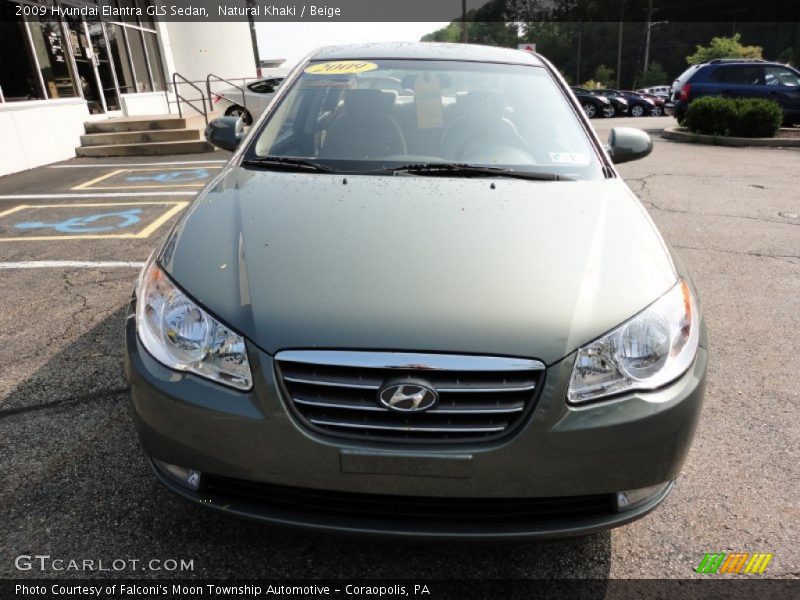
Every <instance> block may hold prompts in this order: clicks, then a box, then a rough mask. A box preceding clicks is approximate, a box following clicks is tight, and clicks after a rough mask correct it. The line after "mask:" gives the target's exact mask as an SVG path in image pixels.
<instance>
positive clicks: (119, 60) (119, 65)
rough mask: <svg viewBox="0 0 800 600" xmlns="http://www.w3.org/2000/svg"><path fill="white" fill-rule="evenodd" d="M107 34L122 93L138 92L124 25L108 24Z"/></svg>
mask: <svg viewBox="0 0 800 600" xmlns="http://www.w3.org/2000/svg"><path fill="white" fill-rule="evenodd" d="M106 34H107V35H108V45H109V47H110V48H111V56H112V57H113V59H114V70H115V71H116V72H117V83H118V85H119V91H120V93H122V94H133V93H135V92H136V83H135V82H134V79H133V71H132V70H131V61H130V58H129V56H128V46H127V44H126V43H125V36H124V34H123V32H122V27H120V26H119V25H106Z"/></svg>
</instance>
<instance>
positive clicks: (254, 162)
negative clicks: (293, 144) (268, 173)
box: [242, 156, 335, 173]
mask: <svg viewBox="0 0 800 600" xmlns="http://www.w3.org/2000/svg"><path fill="white" fill-rule="evenodd" d="M242 164H243V165H248V166H251V167H261V168H264V169H274V170H276V171H277V170H280V171H314V172H316V173H334V172H335V171H334V170H333V169H331V168H330V167H326V166H325V165H321V164H319V163H317V162H314V161H313V160H307V159H305V158H290V157H287V156H259V157H256V158H245V159H244V160H242Z"/></svg>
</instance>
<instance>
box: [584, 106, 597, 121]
mask: <svg viewBox="0 0 800 600" xmlns="http://www.w3.org/2000/svg"><path fill="white" fill-rule="evenodd" d="M583 112H585V113H586V116H587V117H589V118H590V119H594V118H595V117H596V116H597V107H596V106H595V105H594V104H592V103H590V102H587V103H586V104H584V105H583Z"/></svg>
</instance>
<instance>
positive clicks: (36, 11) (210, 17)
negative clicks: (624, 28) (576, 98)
mask: <svg viewBox="0 0 800 600" xmlns="http://www.w3.org/2000/svg"><path fill="white" fill-rule="evenodd" d="M0 1H2V2H6V1H9V0H0ZM10 1H11V2H12V3H14V4H15V6H14V13H15V14H14V16H15V17H17V18H19V17H23V18H27V19H31V18H33V19H42V18H67V17H70V16H76V15H81V16H83V17H85V18H87V19H89V20H95V19H97V20H104V21H126V20H129V19H136V18H143V17H144V18H147V17H149V18H151V19H156V20H161V21H208V22H219V21H245V20H248V21H265V22H303V21H316V22H337V21H339V22H359V21H362V22H363V21H367V22H369V21H382V22H386V21H400V22H402V21H460V20H463V19H465V18H466V20H467V21H474V22H487V23H490V22H496V23H500V22H503V23H513V22H543V21H550V22H556V21H558V22H619V21H626V22H646V21H653V20H658V21H683V22H701V21H706V22H709V21H710V22H746V21H760V22H777V21H800V1H798V0H758V1H755V0H705V1H704V0H694V1H693V0H605V1H601V0H600V1H599V0H488V1H487V0H435V1H431V0H318V1H316V2H300V1H295V0H151V1H143V0H98V1H97V2H96V3H95V2H85V3H81V4H66V3H64V2H61V1H59V0H10Z"/></svg>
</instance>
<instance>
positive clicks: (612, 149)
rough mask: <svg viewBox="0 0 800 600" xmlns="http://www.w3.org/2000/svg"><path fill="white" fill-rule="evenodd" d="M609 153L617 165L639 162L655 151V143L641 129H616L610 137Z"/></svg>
mask: <svg viewBox="0 0 800 600" xmlns="http://www.w3.org/2000/svg"><path fill="white" fill-rule="evenodd" d="M608 151H609V154H611V160H613V161H614V163H615V164H619V163H624V162H628V161H631V160H639V159H640V158H644V157H645V156H647V155H648V154H650V153H651V152H652V151H653V141H652V140H651V139H650V136H649V135H647V134H646V133H645V132H644V131H642V130H641V129H634V128H633V127H614V129H612V130H611V133H610V134H609V136H608Z"/></svg>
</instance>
